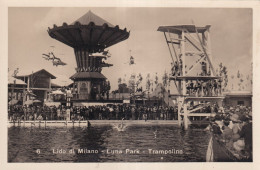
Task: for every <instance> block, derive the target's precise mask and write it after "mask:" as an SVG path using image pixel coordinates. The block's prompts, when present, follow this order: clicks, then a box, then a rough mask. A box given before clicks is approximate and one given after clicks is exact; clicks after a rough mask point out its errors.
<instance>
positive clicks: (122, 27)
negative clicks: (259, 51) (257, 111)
mask: <svg viewBox="0 0 260 170" xmlns="http://www.w3.org/2000/svg"><path fill="white" fill-rule="evenodd" d="M253 10H254V9H253V8H247V7H240V8H236V7H226V8H224V7H203V8H202V7H170V6H169V7H116V6H115V7H93V6H90V7H88V6H87V5H85V6H83V7H41V6H39V7H37V6H35V7H34V6H31V7H29V6H28V7H27V6H9V7H8V10H7V12H8V16H7V22H8V25H7V27H8V28H7V30H8V35H7V37H8V41H7V42H8V56H7V58H6V60H7V63H8V71H7V74H8V75H6V76H8V84H3V86H6V90H7V91H8V92H7V93H6V94H7V96H2V98H1V99H3V100H7V102H6V105H7V106H6V108H7V113H4V114H3V115H4V116H5V117H6V120H7V124H6V126H5V127H6V128H7V139H6V140H7V142H6V145H7V146H6V147H7V154H6V155H7V163H8V164H13V163H155V162H157V163H177V162H183V163H184V162H189V163H192V162H222V163H224V162H251V163H252V162H254V161H255V159H253V157H254V156H255V154H256V152H255V150H254V148H255V146H253V139H254V138H253V133H252V132H253V126H252V124H253V121H252V120H253V82H254V80H253V70H254V69H255V68H254V69H253V65H254V62H253V12H254V11H253ZM254 71H255V70H254ZM254 137H256V136H254Z"/></svg>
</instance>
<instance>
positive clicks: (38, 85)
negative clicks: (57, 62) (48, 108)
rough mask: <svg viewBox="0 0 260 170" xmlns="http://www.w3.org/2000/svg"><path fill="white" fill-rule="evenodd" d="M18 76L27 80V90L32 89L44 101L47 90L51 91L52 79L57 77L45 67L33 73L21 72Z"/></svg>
mask: <svg viewBox="0 0 260 170" xmlns="http://www.w3.org/2000/svg"><path fill="white" fill-rule="evenodd" d="M16 78H17V79H20V80H22V81H23V82H25V83H26V85H27V86H26V88H25V89H26V91H28V92H29V91H31V92H32V93H33V94H35V96H36V98H37V99H38V100H40V101H42V102H43V101H44V99H46V98H47V92H49V91H51V80H52V79H56V77H55V76H54V75H52V74H51V73H49V72H48V71H46V70H45V69H41V70H39V71H36V72H31V73H28V72H27V73H25V72H19V73H18V74H17V75H16ZM26 100H27V99H26Z"/></svg>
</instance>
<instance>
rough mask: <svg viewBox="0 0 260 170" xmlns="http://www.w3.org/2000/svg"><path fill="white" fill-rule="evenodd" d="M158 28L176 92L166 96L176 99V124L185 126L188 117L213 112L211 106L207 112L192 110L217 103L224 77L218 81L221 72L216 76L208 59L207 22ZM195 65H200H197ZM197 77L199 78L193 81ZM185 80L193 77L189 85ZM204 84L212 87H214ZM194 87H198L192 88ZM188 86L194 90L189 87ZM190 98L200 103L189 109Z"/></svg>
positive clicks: (212, 113)
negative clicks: (162, 37)
mask: <svg viewBox="0 0 260 170" xmlns="http://www.w3.org/2000/svg"><path fill="white" fill-rule="evenodd" d="M158 31H160V32H163V34H164V37H165V41H166V44H167V46H168V49H169V52H170V56H171V60H172V61H171V67H172V68H171V72H172V73H171V75H170V77H169V80H170V81H173V82H174V85H175V86H176V89H177V91H178V95H169V96H170V97H174V98H175V99H176V100H177V103H178V124H179V126H180V127H183V128H184V129H185V130H187V129H188V127H189V125H190V124H191V120H190V118H192V117H196V116H198V117H199V116H201V117H210V116H215V115H216V113H214V112H213V110H212V109H210V112H211V113H194V112H195V111H197V110H200V109H202V108H203V107H208V106H210V105H212V106H213V105H215V104H216V103H217V105H219V106H221V105H222V101H223V99H224V97H223V96H222V94H221V91H222V88H223V87H225V84H224V82H225V81H221V80H222V76H219V75H221V74H220V73H219V72H217V71H216V70H215V69H214V65H213V63H212V58H213V56H212V52H211V43H210V25H206V26H204V27H198V26H195V25H194V24H192V25H173V26H160V27H159V28H158ZM187 61H189V62H187ZM199 66H200V68H198V67H199ZM191 74H192V75H193V76H192V75H191ZM197 80H198V81H200V82H198V83H196V82H194V81H197ZM224 80H225V79H224ZM189 81H191V82H192V81H193V82H192V83H193V85H192V86H190V84H189ZM212 81H215V82H214V83H213V82H212ZM203 83H206V84H203ZM215 83H217V84H215ZM196 84H197V85H198V86H196ZM208 85H211V87H214V90H213V88H210V86H208ZM205 86H206V87H205ZM195 87H196V88H197V89H199V90H196V89H195ZM191 89H194V90H195V91H191ZM194 92H195V94H194ZM193 94H194V95H193ZM213 94H214V95H215V96H214V95H213ZM194 101H196V103H195V104H197V103H198V104H200V105H201V106H199V107H198V108H194V109H192V110H189V108H190V107H192V105H193V104H194ZM202 112H206V111H202ZM192 123H193V122H192Z"/></svg>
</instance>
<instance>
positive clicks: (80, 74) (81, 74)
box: [70, 72, 106, 80]
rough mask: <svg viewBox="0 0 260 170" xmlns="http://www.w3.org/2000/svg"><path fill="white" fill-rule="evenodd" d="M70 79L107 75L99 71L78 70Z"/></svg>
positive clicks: (102, 77)
mask: <svg viewBox="0 0 260 170" xmlns="http://www.w3.org/2000/svg"><path fill="white" fill-rule="evenodd" d="M70 79H72V80H75V79H106V77H105V76H104V75H103V74H101V73H98V72H78V73H75V74H74V75H73V76H71V77H70Z"/></svg>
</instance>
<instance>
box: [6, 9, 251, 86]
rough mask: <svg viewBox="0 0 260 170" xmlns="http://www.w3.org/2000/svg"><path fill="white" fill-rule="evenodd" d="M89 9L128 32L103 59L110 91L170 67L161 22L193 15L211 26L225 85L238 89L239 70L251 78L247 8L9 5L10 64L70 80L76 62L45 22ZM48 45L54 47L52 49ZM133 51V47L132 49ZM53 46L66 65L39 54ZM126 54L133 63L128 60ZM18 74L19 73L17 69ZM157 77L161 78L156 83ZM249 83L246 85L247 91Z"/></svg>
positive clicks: (61, 80)
mask: <svg viewBox="0 0 260 170" xmlns="http://www.w3.org/2000/svg"><path fill="white" fill-rule="evenodd" d="M89 10H91V11H92V12H93V13H94V14H96V15H98V16H99V17H101V18H103V19H105V20H106V21H108V22H109V23H111V24H113V25H119V27H120V28H121V29H124V28H127V30H128V31H130V36H129V38H128V39H127V40H125V41H122V42H120V43H118V44H116V45H114V46H112V47H109V48H108V49H109V52H110V53H111V54H112V57H111V58H109V59H108V60H107V62H109V63H112V64H113V65H114V66H113V67H109V68H104V69H103V71H102V73H103V74H104V75H105V76H106V77H107V78H108V79H109V80H110V82H111V86H112V90H114V89H116V88H117V80H118V78H119V77H121V78H122V79H123V78H124V77H125V75H126V79H128V77H130V74H131V73H137V74H138V73H142V75H143V78H144V79H145V77H146V75H147V74H148V73H150V74H151V77H152V78H153V77H154V76H155V74H156V73H158V76H159V77H160V76H161V75H162V74H163V73H164V72H165V71H166V72H168V73H169V72H170V63H171V57H170V53H169V50H168V47H167V44H166V43H165V39H164V35H163V33H162V32H158V31H157V29H158V27H159V26H171V25H190V24H192V20H193V21H194V22H195V24H196V25H198V26H205V25H211V30H210V34H211V49H212V56H213V63H214V65H218V64H219V63H221V62H222V63H223V64H224V65H225V66H226V67H227V69H228V75H229V77H230V78H229V79H230V80H229V87H231V84H233V85H234V89H236V88H237V87H236V85H237V80H235V79H233V80H232V79H231V75H234V76H235V77H236V74H237V71H238V70H239V71H240V73H242V74H243V75H244V77H246V76H247V75H250V78H251V73H252V69H251V63H252V10H251V9H249V8H151V7H150V8H147V7H137V8H130V7H127V8H125V7H118V8H110V7H106V8H45V7H30V8H23V7H9V10H8V53H9V54H8V67H9V69H10V70H11V71H10V73H12V70H14V69H15V68H19V71H20V73H22V72H28V71H29V72H32V71H37V70H40V69H46V70H47V71H49V72H50V73H52V74H53V75H55V76H56V77H57V80H55V81H54V82H56V83H58V84H60V85H66V84H68V83H70V82H71V81H70V80H69V77H70V76H72V75H73V74H74V73H75V67H76V61H75V55H74V51H73V49H72V48H71V47H69V46H66V45H65V44H63V43H61V42H59V41H57V40H55V39H52V38H51V37H50V36H49V35H48V33H47V29H48V27H50V28H52V27H53V24H56V25H57V26H61V25H62V24H63V22H66V23H68V24H71V23H72V22H74V21H75V20H77V19H78V18H80V17H81V16H82V15H84V14H85V13H87V12H88V11H89ZM50 46H55V48H52V47H50ZM130 50H131V52H130ZM49 51H54V53H55V54H56V56H58V57H60V58H61V59H62V60H63V61H64V62H66V63H67V65H66V66H58V67H56V66H53V65H52V63H51V62H50V61H46V60H44V59H43V58H42V53H48V52H49ZM130 55H132V56H133V57H134V58H135V62H136V64H135V65H133V66H129V64H127V62H128V60H129V57H130ZM18 74H19V73H18ZM160 81H161V79H159V82H160ZM251 88H252V87H251V85H248V86H247V87H246V90H251Z"/></svg>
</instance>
